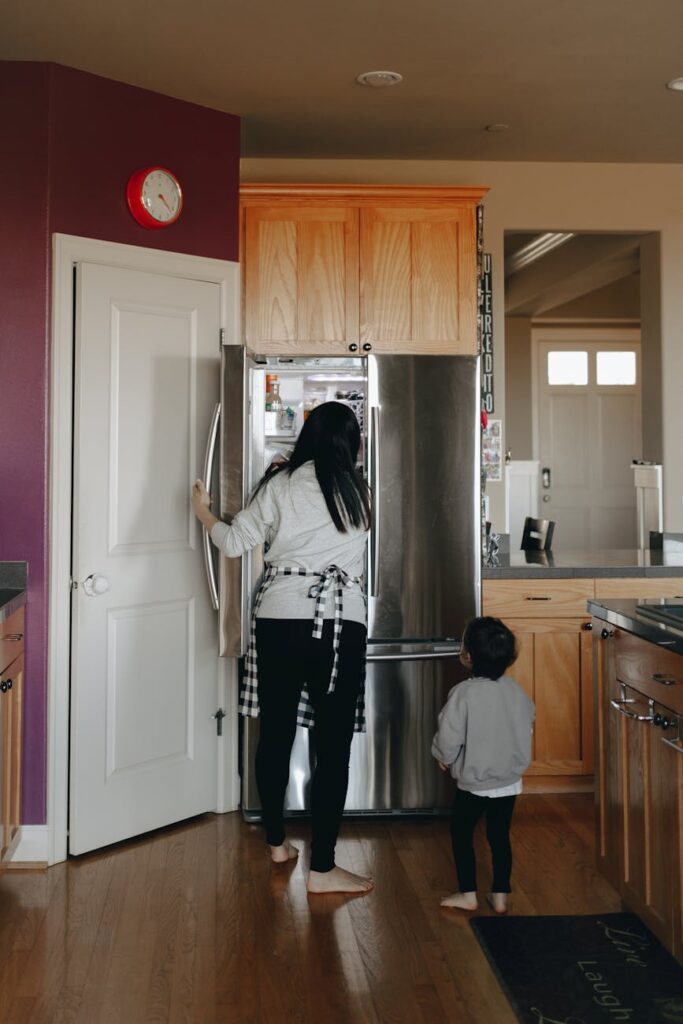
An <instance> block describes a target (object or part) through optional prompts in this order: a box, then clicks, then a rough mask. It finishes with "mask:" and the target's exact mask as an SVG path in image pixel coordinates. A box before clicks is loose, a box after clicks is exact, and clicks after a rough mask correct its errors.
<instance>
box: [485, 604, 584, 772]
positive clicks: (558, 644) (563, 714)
mask: <svg viewBox="0 0 683 1024" xmlns="http://www.w3.org/2000/svg"><path fill="white" fill-rule="evenodd" d="M505 621H506V624H507V625H508V626H509V628H510V629H511V630H512V631H513V633H514V634H515V635H516V637H517V640H518V644H519V657H518V659H517V661H516V662H515V664H514V666H513V667H512V669H511V670H510V674H511V675H512V676H513V677H514V678H515V679H516V680H517V682H518V683H519V684H520V686H522V687H523V688H524V689H525V690H526V692H527V694H528V695H529V697H531V699H532V700H533V701H534V703H535V705H536V723H535V725H534V738H533V748H532V753H533V760H532V763H531V765H530V767H529V772H528V774H529V775H591V774H592V772H593V683H592V674H593V670H592V649H591V636H590V632H589V631H588V630H587V628H586V627H587V626H589V625H590V623H589V622H588V621H587V620H585V619H574V618H567V619H563V618H559V619H551V618H548V619H541V618H539V619H506V620H505Z"/></svg>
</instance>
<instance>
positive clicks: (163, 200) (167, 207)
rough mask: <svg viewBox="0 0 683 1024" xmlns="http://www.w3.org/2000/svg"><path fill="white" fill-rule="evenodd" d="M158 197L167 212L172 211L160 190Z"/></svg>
mask: <svg viewBox="0 0 683 1024" xmlns="http://www.w3.org/2000/svg"><path fill="white" fill-rule="evenodd" d="M159 199H161V201H162V203H163V204H164V206H165V207H166V209H167V210H168V212H169V213H172V212H173V211H172V210H171V207H170V206H169V205H168V203H167V202H166V197H165V196H164V195H162V193H161V192H160V193H159Z"/></svg>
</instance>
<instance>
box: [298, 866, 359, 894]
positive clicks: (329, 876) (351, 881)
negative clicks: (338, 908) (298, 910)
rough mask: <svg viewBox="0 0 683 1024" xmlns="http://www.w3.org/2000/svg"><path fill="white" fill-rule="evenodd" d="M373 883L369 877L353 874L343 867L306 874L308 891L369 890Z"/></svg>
mask: <svg viewBox="0 0 683 1024" xmlns="http://www.w3.org/2000/svg"><path fill="white" fill-rule="evenodd" d="M373 885H374V882H373V880H372V879H371V878H363V876H362V875H354V874H352V872H351V871H345V870H344V868H337V867H334V868H332V870H331V871H311V872H310V874H309V876H308V891H309V892H315V893H323V892H358V893H366V892H370V890H371V889H372V887H373Z"/></svg>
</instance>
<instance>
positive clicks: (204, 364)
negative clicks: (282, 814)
mask: <svg viewBox="0 0 683 1024" xmlns="http://www.w3.org/2000/svg"><path fill="white" fill-rule="evenodd" d="M219 324H220V294H219V286H218V285H217V284H211V283H207V282H203V281H192V280H186V279H183V278H179V277H173V276H164V275H162V274H154V273H143V272H138V271H134V270H125V269H120V268H116V267H108V266H100V265H97V264H90V263H86V264H81V265H79V266H78V268H77V275H76V329H75V386H74V403H75V412H74V496H73V568H72V575H73V578H74V580H75V581H77V583H78V586H77V588H76V589H75V590H73V592H72V602H73V605H72V613H73V614H72V623H73V626H72V676H71V755H70V809H69V851H70V852H71V853H83V852H85V851H87V850H92V849H95V848H97V847H100V846H104V845H107V844H109V843H113V842H117V841H119V840H121V839H125V838H128V837H130V836H134V835H138V834H140V833H143V832H146V831H149V830H150V829H154V828H158V827H160V826H163V825H167V824H170V823H171V822H174V821H179V820H182V819H183V818H187V817H190V816H192V815H195V814H199V813H201V812H204V811H207V810H212V809H215V807H216V786H217V740H216V727H215V722H214V721H212V719H211V716H212V715H213V714H214V712H215V711H216V709H217V706H218V705H217V675H218V667H217V666H218V660H217V639H216V633H217V630H216V621H215V613H214V612H213V611H212V609H211V606H210V603H209V598H208V592H207V586H206V581H205V579H204V568H203V561H202V549H201V536H200V531H199V528H198V525H197V523H196V521H195V519H194V516H193V515H192V513H191V508H190V504H189V491H190V485H191V483H192V481H193V480H194V479H195V478H196V477H197V476H199V475H201V473H202V457H203V450H204V445H205V442H206V432H207V430H208V425H209V421H210V417H211V413H212V410H213V407H214V403H215V402H216V401H218V390H219V365H220V363H219ZM88 579H89V580H90V583H89V585H84V581H86V580H88Z"/></svg>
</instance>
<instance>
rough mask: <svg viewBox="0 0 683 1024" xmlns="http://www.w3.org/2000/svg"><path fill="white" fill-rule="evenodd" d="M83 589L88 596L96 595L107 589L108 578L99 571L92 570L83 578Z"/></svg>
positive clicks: (105, 591)
mask: <svg viewBox="0 0 683 1024" xmlns="http://www.w3.org/2000/svg"><path fill="white" fill-rule="evenodd" d="M83 590H84V591H85V593H86V594H87V595H88V597H98V596H99V595H100V594H106V593H107V591H108V590H109V580H108V579H107V577H106V576H103V575H102V573H101V572H93V573H91V574H90V576H86V578H85V579H84V580H83Z"/></svg>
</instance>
